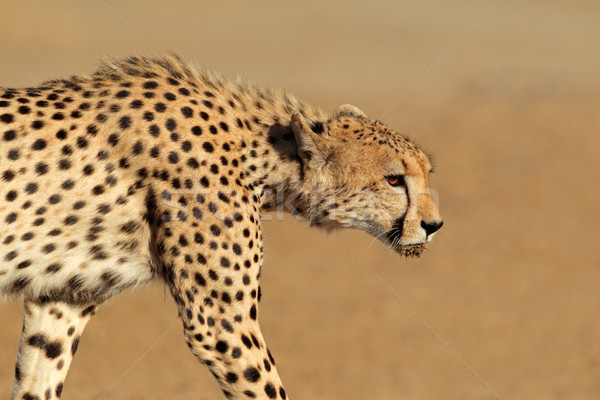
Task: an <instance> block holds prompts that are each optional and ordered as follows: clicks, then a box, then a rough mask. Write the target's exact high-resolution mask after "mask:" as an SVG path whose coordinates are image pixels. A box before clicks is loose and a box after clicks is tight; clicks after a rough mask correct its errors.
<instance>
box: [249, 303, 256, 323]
mask: <svg viewBox="0 0 600 400" xmlns="http://www.w3.org/2000/svg"><path fill="white" fill-rule="evenodd" d="M250 318H252V319H253V320H255V321H256V305H252V307H250Z"/></svg>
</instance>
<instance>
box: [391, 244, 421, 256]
mask: <svg viewBox="0 0 600 400" xmlns="http://www.w3.org/2000/svg"><path fill="white" fill-rule="evenodd" d="M425 249H426V247H425V245H424V244H422V243H419V244H409V245H406V246H397V247H396V248H395V249H394V250H395V251H396V253H398V254H400V255H401V256H404V257H406V258H409V257H414V258H419V257H421V254H423V250H425Z"/></svg>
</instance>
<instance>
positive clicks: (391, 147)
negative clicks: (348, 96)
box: [292, 105, 443, 257]
mask: <svg viewBox="0 0 600 400" xmlns="http://www.w3.org/2000/svg"><path fill="white" fill-rule="evenodd" d="M292 129H293V131H294V136H295V138H296V143H297V146H298V154H299V156H300V159H301V160H302V169H303V171H302V172H303V185H304V186H303V188H302V190H301V192H302V194H301V196H302V198H303V199H304V202H303V204H304V207H305V208H306V210H305V214H306V216H307V218H308V219H309V220H310V222H311V224H313V225H316V226H319V227H322V228H325V229H327V230H331V229H335V228H356V229H360V230H363V231H365V232H367V233H370V234H371V235H373V236H375V237H376V238H378V239H380V240H381V241H383V242H384V243H385V244H386V245H388V246H389V247H390V248H392V249H393V250H395V251H396V252H398V253H400V254H401V255H404V256H413V257H418V256H420V255H421V253H422V251H423V250H424V248H425V244H426V243H428V242H430V241H431V240H432V238H433V236H434V235H435V232H436V231H437V230H438V229H439V228H441V226H442V224H443V222H442V219H441V217H440V214H439V211H438V208H437V206H436V204H435V203H434V201H433V198H432V195H431V191H430V189H429V183H428V179H429V174H430V173H431V170H432V166H431V161H430V159H429V157H428V156H427V155H426V154H425V153H424V152H423V151H422V150H421V149H420V148H419V147H417V146H416V145H415V144H413V143H411V142H410V141H409V140H408V139H406V138H404V137H403V136H401V135H399V134H398V133H396V132H394V131H392V130H391V129H389V128H388V127H386V126H385V125H384V124H382V123H381V122H379V121H374V120H371V119H369V118H368V117H367V116H366V115H365V113H364V112H362V111H361V110H359V109H358V108H356V107H354V106H351V105H342V106H340V107H338V108H337V109H336V110H335V112H334V113H333V115H332V117H331V119H329V120H328V121H325V122H319V121H310V120H308V119H307V118H305V117H304V116H302V115H301V114H299V113H297V114H295V115H294V116H293V117H292Z"/></svg>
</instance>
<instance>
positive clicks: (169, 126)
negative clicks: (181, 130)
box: [165, 118, 177, 132]
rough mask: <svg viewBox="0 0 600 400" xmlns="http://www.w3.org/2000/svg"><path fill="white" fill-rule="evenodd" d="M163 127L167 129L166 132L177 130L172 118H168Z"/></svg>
mask: <svg viewBox="0 0 600 400" xmlns="http://www.w3.org/2000/svg"><path fill="white" fill-rule="evenodd" d="M165 127H166V128H167V130H169V131H171V132H172V131H174V130H175V128H177V122H175V120H174V119H173V118H169V119H168V120H167V122H166V123H165Z"/></svg>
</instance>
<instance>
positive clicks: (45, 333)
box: [12, 301, 96, 400]
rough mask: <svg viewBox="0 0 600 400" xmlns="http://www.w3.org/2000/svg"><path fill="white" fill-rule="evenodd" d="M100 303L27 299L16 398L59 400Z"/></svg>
mask: <svg viewBox="0 0 600 400" xmlns="http://www.w3.org/2000/svg"><path fill="white" fill-rule="evenodd" d="M95 308H96V306H95V305H90V304H83V303H82V304H69V303H65V302H54V301H46V302H33V301H26V302H25V316H24V320H23V333H22V335H21V344H20V346H19V354H18V358H17V365H16V368H15V384H14V389H13V395H12V398H13V400H16V399H18V400H42V399H58V398H60V395H61V393H62V390H63V385H64V381H65V378H66V376H67V372H68V370H69V366H70V365H71V361H72V359H73V356H74V355H75V351H76V350H77V346H78V344H79V337H80V336H81V334H82V332H83V330H84V328H85V326H86V324H87V323H88V321H89V320H90V318H91V316H92V315H93V314H94V311H95Z"/></svg>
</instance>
